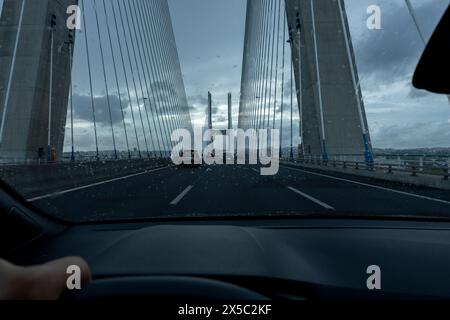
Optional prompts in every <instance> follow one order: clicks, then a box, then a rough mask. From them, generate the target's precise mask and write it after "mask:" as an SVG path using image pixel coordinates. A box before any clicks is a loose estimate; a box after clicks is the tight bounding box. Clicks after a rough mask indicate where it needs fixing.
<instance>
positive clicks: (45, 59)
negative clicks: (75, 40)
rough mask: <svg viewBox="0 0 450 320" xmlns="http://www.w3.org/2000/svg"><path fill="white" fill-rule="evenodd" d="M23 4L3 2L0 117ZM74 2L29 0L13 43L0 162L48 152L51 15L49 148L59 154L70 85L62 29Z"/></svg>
mask: <svg viewBox="0 0 450 320" xmlns="http://www.w3.org/2000/svg"><path fill="white" fill-rule="evenodd" d="M21 4H22V1H19V0H5V2H4V7H3V11H2V16H1V18H0V70H2V72H0V116H2V115H3V113H4V101H5V95H6V88H7V84H8V79H9V70H11V62H12V56H13V49H14V44H15V38H16V34H17V29H18V22H19V15H20V8H21ZM73 4H77V1H74V0H39V1H35V0H28V1H27V2H26V6H25V10H24V17H23V24H22V32H21V36H20V39H19V43H18V50H17V57H16V63H15V69H14V73H13V77H12V84H11V91H10V97H9V103H8V106H7V111H6V113H5V117H6V118H5V119H6V121H5V127H4V132H3V136H2V140H1V141H0V143H1V144H0V158H1V159H2V160H3V161H10V160H18V161H24V160H30V159H31V160H34V159H37V158H38V151H39V149H40V148H42V149H43V151H44V157H45V154H46V150H47V135H48V105H49V77H50V43H51V41H50V39H51V32H50V28H49V26H50V21H51V16H52V14H55V15H56V21H57V26H56V30H55V32H54V39H55V41H54V44H55V45H54V67H53V108H52V123H51V145H52V146H53V147H54V148H56V153H57V155H58V157H59V158H61V156H62V150H63V143H64V132H65V125H66V115H67V102H68V94H69V84H70V72H69V70H70V65H69V64H70V58H69V48H68V45H67V44H66V42H67V41H68V34H69V32H70V31H69V29H68V28H67V27H66V20H67V17H68V16H67V14H66V11H67V7H68V6H69V5H73Z"/></svg>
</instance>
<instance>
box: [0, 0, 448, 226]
mask: <svg viewBox="0 0 450 320" xmlns="http://www.w3.org/2000/svg"><path fill="white" fill-rule="evenodd" d="M448 6H449V1H448V0H426V1H425V0H411V1H410V0H394V1H391V0H389V1H386V0H376V1H374V0H370V1H369V0H363V1H361V0H345V1H344V0H338V1H335V0H323V1H322V0H321V1H311V0H247V1H245V0H189V1H186V0H152V1H145V0H79V1H76V0H59V1H56V0H45V1H42V0H0V8H1V10H2V11H1V18H0V117H1V126H0V179H1V180H2V181H3V182H5V183H7V184H8V185H9V186H11V187H12V188H14V189H15V190H16V191H17V192H18V193H19V194H20V195H21V196H22V197H23V198H24V199H25V200H26V201H27V202H29V203H30V204H32V205H33V206H36V207H38V208H39V209H41V210H42V211H44V212H46V213H47V214H50V215H52V216H54V217H57V218H59V219H63V220H66V221H71V222H88V221H111V220H128V219H130V220H133V219H155V218H156V219H160V218H198V217H207V218H209V217H252V216H257V217H280V218H281V217H285V216H298V217H302V216H308V217H309V216H317V217H319V216H325V215H326V216H332V217H333V216H335V217H346V216H352V217H367V216H369V217H380V216H381V217H402V218H405V217H409V218H414V217H428V218H435V217H445V218H448V217H449V215H450V192H449V190H450V183H449V179H448V175H449V174H448V165H449V163H450V159H449V158H450V105H449V104H450V98H449V97H448V96H446V95H439V94H433V93H429V92H426V91H423V90H417V89H415V88H414V87H413V85H412V77H413V74H414V71H415V68H416V66H417V63H418V61H419V60H420V57H421V55H422V52H423V51H424V49H425V46H426V44H427V42H428V40H429V39H430V37H431V35H432V33H433V31H434V29H435V28H436V26H437V25H438V23H439V21H440V19H441V17H442V15H443V14H444V12H445V11H446V9H447V7H448Z"/></svg>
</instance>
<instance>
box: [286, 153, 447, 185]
mask: <svg viewBox="0 0 450 320" xmlns="http://www.w3.org/2000/svg"><path fill="white" fill-rule="evenodd" d="M342 158H343V156H336V157H331V158H330V159H329V160H328V161H325V160H323V159H322V157H320V156H304V157H302V158H301V159H289V158H285V159H284V160H287V161H290V162H294V163H298V164H305V165H314V166H320V167H332V168H341V169H353V170H366V171H373V172H382V173H385V174H395V173H398V174H404V175H409V176H412V177H417V176H420V175H427V176H436V177H442V179H443V180H449V163H450V161H449V158H448V157H446V156H437V157H422V156H394V155H381V156H380V155H378V156H376V157H375V159H374V161H373V162H367V161H365V160H362V159H358V157H357V156H352V155H347V156H345V158H346V159H345V160H342ZM360 158H361V157H360Z"/></svg>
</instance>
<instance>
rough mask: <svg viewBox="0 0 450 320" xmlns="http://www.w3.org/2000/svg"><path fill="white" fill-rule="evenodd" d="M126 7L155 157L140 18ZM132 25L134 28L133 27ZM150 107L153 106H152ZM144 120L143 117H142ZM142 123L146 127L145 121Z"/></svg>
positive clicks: (143, 104)
mask: <svg viewBox="0 0 450 320" xmlns="http://www.w3.org/2000/svg"><path fill="white" fill-rule="evenodd" d="M133 1H134V0H133ZM133 1H131V2H132V3H133ZM124 7H125V16H126V18H127V24H128V28H129V30H130V33H133V34H134V40H136V41H134V40H133V35H131V34H130V40H131V47H132V49H133V56H134V61H135V63H136V68H137V70H136V71H137V75H138V80H139V87H140V89H141V93H142V106H143V109H144V112H145V118H146V120H147V121H146V122H147V126H148V132H149V134H150V142H151V145H152V151H153V156H154V157H155V154H156V152H155V151H156V147H155V142H154V139H153V134H152V126H151V124H150V117H149V115H148V109H147V103H146V102H147V100H148V99H149V96H150V91H149V87H148V83H147V76H146V74H145V70H144V64H143V59H142V54H141V48H140V46H139V44H140V43H141V44H142V39H141V41H139V39H138V32H137V29H136V23H137V22H138V19H135V17H134V16H133V12H132V9H131V7H129V8H128V9H129V10H127V6H126V5H125V6H124ZM130 20H131V25H130ZM141 23H142V21H141ZM131 26H132V27H133V28H131ZM136 52H137V54H136ZM141 73H142V77H141ZM142 78H144V84H145V86H144V85H143V82H142ZM144 88H145V90H146V92H147V97H146V96H145V92H144ZM141 108H142V107H141ZM150 108H151V106H150ZM142 122H144V121H143V119H142ZM142 125H143V126H144V127H145V124H144V123H143V124H142ZM154 131H155V132H156V126H155V127H154ZM149 157H150V154H149Z"/></svg>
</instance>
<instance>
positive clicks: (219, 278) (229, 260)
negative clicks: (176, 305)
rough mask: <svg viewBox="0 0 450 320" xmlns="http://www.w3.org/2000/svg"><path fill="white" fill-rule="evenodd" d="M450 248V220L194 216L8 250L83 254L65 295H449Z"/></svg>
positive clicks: (69, 232) (37, 258) (107, 227)
mask: <svg viewBox="0 0 450 320" xmlns="http://www.w3.org/2000/svg"><path fill="white" fill-rule="evenodd" d="M449 252H450V223H447V222H423V221H396V220H392V221H388V220H385V221H383V220H357V219H354V220H351V219H346V220H340V219H316V220H315V219H287V220H284V219H280V220H236V221H231V220H224V221H219V220H215V221H207V220H204V221H202V220H191V221H180V222H176V221H174V222H167V221H166V222H154V223H148V222H147V223H133V222H131V223H111V224H86V225H78V226H71V227H68V228H66V229H64V230H63V231H61V232H59V233H57V234H56V235H53V236H50V237H43V238H42V239H37V240H35V241H32V242H30V243H29V244H28V245H26V246H24V247H22V248H20V249H18V250H16V251H14V252H13V254H12V255H11V259H12V260H13V261H16V262H17V263H22V264H37V263H42V262H46V261H49V260H52V259H55V258H59V257H63V256H67V255H76V256H81V257H83V258H84V259H86V260H87V262H88V263H89V264H90V266H91V268H92V273H93V280H94V281H93V282H92V283H91V284H89V285H88V286H87V287H86V288H84V289H83V290H82V291H80V292H76V293H72V294H67V295H65V298H66V299H96V298H114V297H130V298H131V297H159V298H181V299H185V298H200V299H231V300H241V299H248V300H259V299H343V298H350V299H373V298H374V299H404V298H413V299H414V298H448V297H450V292H449V291H448V288H450V277H448V270H450V255H449ZM374 265H375V266H378V267H379V269H380V272H381V277H380V279H381V288H380V290H377V289H375V290H369V288H368V286H367V281H368V278H369V277H370V274H369V273H368V267H369V266H374Z"/></svg>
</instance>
